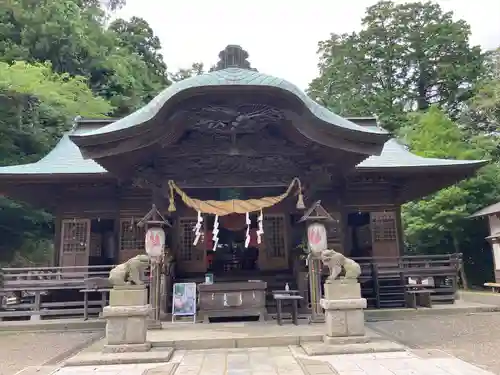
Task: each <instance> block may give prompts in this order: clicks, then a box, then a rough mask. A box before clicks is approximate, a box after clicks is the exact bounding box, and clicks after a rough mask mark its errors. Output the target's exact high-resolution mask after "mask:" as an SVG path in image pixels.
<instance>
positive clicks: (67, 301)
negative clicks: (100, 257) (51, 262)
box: [0, 265, 113, 320]
mask: <svg viewBox="0 0 500 375" xmlns="http://www.w3.org/2000/svg"><path fill="white" fill-rule="evenodd" d="M112 267H113V266H102V265H101V266H83V267H78V266H73V267H30V268H2V269H0V298H1V300H2V306H1V307H0V320H2V319H3V318H10V319H18V318H22V317H31V318H32V319H33V318H35V319H38V318H40V317H42V316H43V317H47V316H54V317H55V316H82V315H83V295H82V293H80V292H79V291H80V290H82V289H85V288H86V287H87V285H86V281H88V280H89V279H106V278H107V277H108V276H109V271H110V270H111V268H112ZM101 309H102V302H101V301H100V299H92V298H91V299H90V301H89V309H88V312H89V313H91V314H93V313H98V312H99V311H100V310H101Z"/></svg>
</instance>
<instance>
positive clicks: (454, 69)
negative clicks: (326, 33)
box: [309, 1, 484, 130]
mask: <svg viewBox="0 0 500 375" xmlns="http://www.w3.org/2000/svg"><path fill="white" fill-rule="evenodd" d="M362 25H363V29H362V30H361V31H360V32H359V33H351V34H343V35H336V34H332V35H331V37H330V39H329V40H325V41H322V42H320V43H319V51H318V53H319V54H320V62H319V68H320V76H319V77H318V78H316V79H315V80H313V81H312V83H311V85H310V87H309V94H310V95H311V96H312V97H313V98H315V99H316V100H318V101H319V102H320V103H322V104H324V105H325V106H327V107H329V108H332V109H333V110H334V111H336V112H338V113H340V114H343V115H351V116H360V115H361V116H362V115H372V114H377V115H378V116H379V117H380V118H381V119H382V120H383V122H384V124H385V125H386V127H388V128H389V129H390V130H394V129H397V128H398V127H399V125H400V122H401V121H402V118H404V116H402V112H404V111H408V110H412V109H419V110H425V109H427V108H428V107H429V106H430V105H432V104H435V105H438V106H439V107H441V108H444V109H446V110H447V111H448V113H449V114H455V113H456V111H457V110H458V109H459V108H460V104H461V103H462V102H463V101H464V100H467V99H468V98H470V97H471V96H472V92H473V90H472V88H473V87H474V86H473V85H474V84H475V83H476V81H477V80H478V77H479V76H480V75H481V73H482V71H483V60H484V57H483V55H482V54H481V52H480V49H479V47H471V46H470V45H469V35H470V27H469V26H468V25H467V24H466V23H465V21H462V20H460V21H454V20H453V18H452V14H451V13H444V12H443V11H442V9H441V8H440V6H439V5H437V4H435V3H431V2H425V3H421V2H413V3H404V4H396V3H394V2H392V1H380V2H378V3H377V4H375V5H373V6H371V7H369V8H368V9H367V12H366V15H365V17H364V18H363V21H362Z"/></svg>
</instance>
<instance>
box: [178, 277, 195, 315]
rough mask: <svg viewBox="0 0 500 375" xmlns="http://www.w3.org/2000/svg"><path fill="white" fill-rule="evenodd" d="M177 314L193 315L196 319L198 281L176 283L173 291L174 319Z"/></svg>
mask: <svg viewBox="0 0 500 375" xmlns="http://www.w3.org/2000/svg"><path fill="white" fill-rule="evenodd" d="M177 316H193V322H195V321H196V283H175V284H174V286H173V293H172V321H175V317H177Z"/></svg>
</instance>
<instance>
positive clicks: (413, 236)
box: [401, 106, 500, 283]
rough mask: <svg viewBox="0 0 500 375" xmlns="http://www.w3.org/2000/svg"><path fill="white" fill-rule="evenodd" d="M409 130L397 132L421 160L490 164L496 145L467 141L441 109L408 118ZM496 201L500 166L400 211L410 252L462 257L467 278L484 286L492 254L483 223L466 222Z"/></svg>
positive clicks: (484, 140) (485, 139)
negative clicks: (462, 160) (488, 161)
mask: <svg viewBox="0 0 500 375" xmlns="http://www.w3.org/2000/svg"><path fill="white" fill-rule="evenodd" d="M411 120H412V121H411V123H412V124H413V125H411V126H406V127H404V128H402V129H401V134H402V135H403V136H404V138H405V139H406V141H407V142H408V145H409V146H410V148H411V150H412V152H414V153H416V154H418V155H421V156H425V157H438V158H448V159H488V158H489V156H490V150H491V149H492V148H494V141H492V140H491V139H490V138H488V137H483V136H478V137H475V138H472V139H468V138H467V137H466V136H465V134H464V132H463V131H462V130H461V129H460V128H459V127H458V126H457V125H456V124H455V123H454V122H453V121H452V120H451V119H450V118H449V117H448V116H447V115H446V114H445V113H444V112H442V111H441V110H440V109H438V108H437V107H435V106H432V107H431V108H430V109H429V110H428V111H427V112H425V113H418V114H414V115H412V116H411ZM499 196H500V165H499V164H498V163H491V164H489V165H488V166H486V167H483V168H482V169H481V171H480V172H479V173H478V175H477V177H475V178H472V179H469V180H465V181H463V182H460V183H458V184H456V185H454V186H451V187H449V188H446V189H443V190H441V191H439V192H437V193H435V194H433V195H430V196H428V197H426V198H424V199H422V200H419V201H414V202H410V203H407V204H406V205H404V206H403V221H404V225H405V239H406V241H407V249H408V251H410V252H416V253H423V254H432V253H441V254H442V253H452V252H462V253H463V254H464V259H465V262H466V266H467V268H468V270H469V272H468V274H469V275H470V276H471V280H472V281H473V282H476V283H480V282H481V281H482V282H484V281H485V280H483V279H481V278H482V277H484V278H487V277H489V276H488V275H487V274H486V272H488V271H489V270H490V269H491V263H489V264H488V262H491V259H490V257H491V251H490V249H489V247H488V244H487V243H485V241H484V237H485V236H486V228H485V227H483V226H484V223H480V222H479V221H475V220H471V219H470V218H469V216H470V215H471V214H472V213H474V212H476V211H477V210H479V209H480V208H482V207H485V206H487V205H489V204H491V203H494V202H495V201H497V200H498V197H499Z"/></svg>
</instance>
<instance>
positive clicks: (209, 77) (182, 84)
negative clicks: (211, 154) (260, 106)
mask: <svg viewBox="0 0 500 375" xmlns="http://www.w3.org/2000/svg"><path fill="white" fill-rule="evenodd" d="M210 86H213V87H216V86H217V87H221V86H260V87H270V88H276V89H280V90H283V91H286V92H289V93H291V94H293V95H295V96H296V97H297V98H298V99H300V101H301V102H302V103H303V104H304V106H305V107H306V108H307V109H308V110H309V112H310V113H311V114H312V115H313V116H315V117H316V118H317V119H319V120H321V121H323V122H326V123H329V124H331V125H333V126H337V127H339V128H343V129H346V130H350V131H356V132H360V133H368V134H373V135H387V134H388V132H387V131H386V130H384V129H382V128H375V129H374V128H366V127H363V126H359V125H357V124H355V123H354V122H351V121H349V120H347V119H345V118H342V117H340V116H339V115H336V114H335V113H333V112H331V111H329V110H328V109H326V108H324V107H322V106H321V105H319V104H318V103H316V102H315V101H314V100H312V99H311V98H309V97H308V96H307V95H306V94H305V93H304V92H303V91H302V90H300V89H299V88H298V87H297V86H295V85H294V84H292V83H290V82H288V81H286V80H284V79H281V78H277V77H273V76H270V75H267V74H263V73H259V72H257V71H253V70H248V69H242V68H226V69H223V70H216V71H213V72H210V73H206V74H202V75H198V76H194V77H191V78H187V79H184V80H182V81H179V82H176V83H174V84H173V85H171V86H169V87H167V88H166V89H165V90H163V91H162V92H161V93H160V94H158V95H157V96H156V97H155V98H154V99H153V100H151V101H150V102H149V103H148V104H146V105H145V106H144V107H142V108H140V109H139V110H137V111H135V112H134V113H132V114H130V115H128V116H126V117H124V118H122V119H120V120H118V121H116V122H114V123H112V124H110V125H108V126H104V127H102V128H100V129H96V130H94V131H92V132H88V133H85V134H81V135H75V136H73V137H86V136H93V135H98V134H105V133H111V132H115V131H120V130H124V129H127V128H131V127H133V126H136V125H139V124H142V123H144V122H146V121H149V120H151V119H153V118H154V117H155V116H156V115H157V114H158V112H159V111H160V109H161V108H162V107H163V106H164V105H165V104H166V103H167V102H168V101H169V100H170V99H172V98H173V97H174V96H176V95H177V94H179V93H181V92H183V91H185V90H188V89H194V88H200V87H210Z"/></svg>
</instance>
